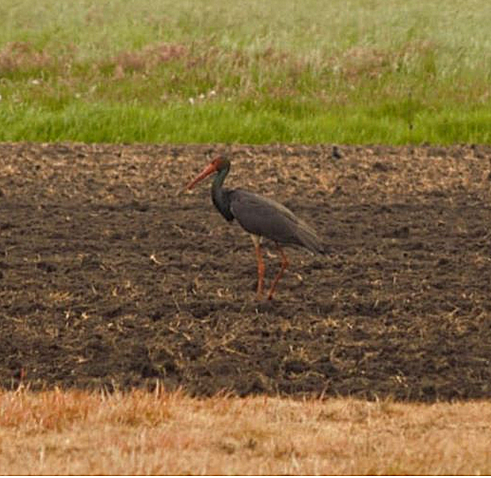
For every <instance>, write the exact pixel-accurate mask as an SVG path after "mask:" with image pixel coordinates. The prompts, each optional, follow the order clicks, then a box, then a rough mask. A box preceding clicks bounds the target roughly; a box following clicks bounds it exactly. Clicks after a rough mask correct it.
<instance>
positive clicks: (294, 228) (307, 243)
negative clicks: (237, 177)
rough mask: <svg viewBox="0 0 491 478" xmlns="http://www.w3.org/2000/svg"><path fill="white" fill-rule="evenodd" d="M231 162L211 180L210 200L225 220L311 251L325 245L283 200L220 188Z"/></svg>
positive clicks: (240, 190)
mask: <svg viewBox="0 0 491 478" xmlns="http://www.w3.org/2000/svg"><path fill="white" fill-rule="evenodd" d="M229 169H230V163H228V166H226V167H224V168H223V169H222V170H219V171H218V174H217V175H216V177H215V180H214V181H213V186H212V190H211V196H212V200H213V204H214V205H215V207H216V208H217V209H218V211H219V212H220V213H221V214H222V216H223V217H224V218H225V219H226V220H227V221H233V220H234V219H236V220H237V222H238V223H239V224H240V225H241V226H242V228H243V229H245V230H246V231H247V232H249V233H250V234H254V235H256V236H260V237H265V238H267V239H271V240H272V241H275V242H276V243H278V244H282V245H295V246H301V247H305V248H307V249H309V250H310V251H311V252H314V253H323V252H324V249H323V247H322V244H321V242H320V240H319V238H318V237H317V235H316V233H315V231H314V230H313V229H312V228H311V227H310V226H309V225H308V224H306V223H305V222H304V221H302V220H301V219H299V218H298V217H297V216H295V214H293V212H292V211H290V210H289V209H288V208H286V207H285V206H283V205H282V204H280V203H278V202H276V201H274V200H272V199H269V198H265V197H263V196H260V195H258V194H255V193H252V192H250V191H245V190H244V189H232V190H230V189H223V188H222V184H223V181H224V180H225V177H226V176H227V174H228V172H229Z"/></svg>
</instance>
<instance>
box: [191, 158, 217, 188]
mask: <svg viewBox="0 0 491 478" xmlns="http://www.w3.org/2000/svg"><path fill="white" fill-rule="evenodd" d="M217 169H218V161H217V160H215V161H213V162H211V163H210V164H209V165H208V166H206V168H205V169H203V171H201V173H199V174H198V176H196V177H195V178H194V179H193V180H192V181H191V182H190V183H189V184H188V185H187V186H186V189H193V188H194V186H196V184H198V183H199V182H200V181H202V180H203V179H205V178H206V177H208V176H209V175H210V174H213V173H215V172H216V171H217Z"/></svg>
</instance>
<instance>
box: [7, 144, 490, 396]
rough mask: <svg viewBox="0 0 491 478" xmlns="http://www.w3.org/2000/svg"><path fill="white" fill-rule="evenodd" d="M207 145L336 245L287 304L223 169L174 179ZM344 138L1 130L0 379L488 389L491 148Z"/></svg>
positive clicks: (289, 281)
mask: <svg viewBox="0 0 491 478" xmlns="http://www.w3.org/2000/svg"><path fill="white" fill-rule="evenodd" d="M207 151H211V152H226V153H228V154H230V157H231V158H232V161H233V164H232V171H231V174H230V176H229V177H228V179H227V182H226V184H227V186H230V187H234V186H236V187H239V186H240V187H243V188H247V189H251V190H253V191H256V192H259V193H261V194H264V195H266V196H270V197H274V198H275V199H277V200H278V201H280V202H282V203H284V204H285V205H287V206H288V207H290V208H291V209H292V210H293V211H294V212H295V213H297V214H298V215H299V216H300V217H302V218H304V219H306V220H307V221H308V222H310V223H311V224H312V225H314V227H315V228H316V229H317V231H318V232H319V234H320V235H321V236H322V238H323V240H324V242H325V244H326V248H327V250H328V253H327V254H326V255H325V256H312V255H310V254H309V253H308V252H305V251H302V250H295V249H293V250H292V249H289V250H288V254H289V258H290V263H291V265H290V268H289V270H288V271H287V273H286V275H285V277H284V278H283V280H282V281H281V282H280V284H279V287H278V290H277V294H276V296H275V299H274V300H273V301H269V302H268V301H263V302H260V301H257V300H256V297H255V288H256V262H255V255H254V249H253V245H252V242H251V240H250V238H249V236H248V235H247V234H246V233H244V232H243V231H242V230H241V228H240V226H238V225H237V224H235V223H234V224H232V225H229V224H227V223H226V222H225V221H224V220H223V218H222V217H221V216H220V215H219V214H218V212H217V211H216V210H215V209H214V207H213V205H212V204H211V199H210V191H209V187H210V184H204V185H201V186H200V187H197V188H196V189H195V190H193V191H191V192H185V193H181V192H180V191H181V188H182V186H183V185H184V184H186V182H187V181H189V180H190V179H191V178H192V177H193V176H194V175H196V174H197V173H198V172H199V171H200V170H201V169H202V167H203V166H204V165H205V163H206V161H207V159H206V157H205V153H206V152H207ZM339 152H340V154H334V155H333V148H332V146H311V147H310V146H309V147H308V146H264V147H248V146H215V145H213V146H206V145H203V146H162V145H135V146H128V145H82V144H27V143H24V144H7V143H3V144H0V386H2V387H3V388H12V387H17V386H18V385H19V382H20V381H23V382H24V383H27V384H29V386H30V387H31V388H33V389H39V388H51V387H54V386H59V387H62V388H69V387H78V388H89V389H97V388H101V387H104V388H105V389H107V390H112V389H114V388H117V389H128V388H132V387H142V388H150V389H151V388H152V387H154V386H155V384H156V383H157V382H159V383H160V384H163V385H164V386H165V387H167V388H169V389H175V388H177V387H182V388H183V389H184V390H186V391H188V392H189V393H190V394H192V395H198V396H206V395H210V394H213V393H215V392H218V391H220V390H224V389H225V390H229V391H231V392H234V393H237V394H239V395H247V394H262V393H266V394H274V395H276V394H280V395H282V394H283V395H320V394H324V395H336V396H348V395H349V396H357V397H366V398H375V397H385V396H392V397H394V398H396V399H402V400H422V401H433V400H437V399H438V400H448V399H458V398H460V399H465V398H484V397H485V398H489V397H491V229H490V224H491V194H490V188H491V172H490V171H491V148H490V147H485V146H475V147H474V146H455V147H450V148H439V147H433V146H427V147H402V148H395V147H381V146H373V147H354V146H352V147H340V148H339ZM266 245H267V244H266ZM279 261H280V258H279V257H277V254H276V252H275V248H274V247H272V248H271V253H270V255H267V256H266V266H267V273H266V274H267V276H266V277H267V282H266V286H267V285H268V284H269V282H270V281H271V279H272V278H273V277H274V275H275V273H276V272H277V270H278V267H279Z"/></svg>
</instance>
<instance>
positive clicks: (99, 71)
mask: <svg viewBox="0 0 491 478" xmlns="http://www.w3.org/2000/svg"><path fill="white" fill-rule="evenodd" d="M490 22H491V4H490V5H488V4H487V3H486V2H480V1H476V0H465V1H463V0H449V1H447V2H443V3H442V2H438V1H436V0H424V1H423V0H415V1H412V2H407V1H405V0H370V1H366V0H351V1H350V0H348V1H347V0H332V1H330V2H324V1H322V0H304V1H300V0H292V1H290V2H283V1H280V0H271V1H268V2H262V1H260V0H250V1H248V2H227V1H225V0H206V1H205V0H188V1H182V2H171V1H166V0H158V1H157V0H148V1H137V0H109V1H106V2H96V1H88V0H79V1H76V2H64V1H62V0H39V1H37V2H34V3H33V2H30V1H28V0H23V1H22V0H21V1H15V2H14V1H13V0H4V1H3V2H1V4H0V95H1V99H0V140H4V141H11V140H24V139H28V140H37V141H56V140H79V141H91V142H92V141H108V142H112V141H125V142H132V141H152V142H164V141H165V142H244V143H267V142H277V141H278V142H304V143H316V142H342V143H374V142H377V143H397V144H403V143H419V142H425V141H427V142H433V143H452V142H490V140H491V128H489V126H490V124H491V122H490V120H491V97H490V84H491V83H490V80H491V30H490V29H489V24H490Z"/></svg>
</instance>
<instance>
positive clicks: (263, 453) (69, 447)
mask: <svg viewBox="0 0 491 478" xmlns="http://www.w3.org/2000/svg"><path fill="white" fill-rule="evenodd" d="M490 423H491V403H489V402H467V403H454V404H444V403H437V404H432V405H423V404H401V403H394V402H391V401H382V402H363V401H357V400H351V399H328V400H324V401H321V400H305V401H294V400H288V399H277V398H266V397H254V398H245V399H239V398H232V397H225V396H220V397H215V398H212V399H206V400H199V399H192V398H189V397H187V396H185V395H183V394H179V393H172V394H168V393H165V392H160V393H145V392H140V391H135V392H132V393H128V394H114V395H110V396H106V395H104V394H96V393H86V392H81V391H69V392H62V391H59V390H55V391H49V392H43V393H33V392H29V391H25V390H20V391H17V392H1V393H0V472H1V473H4V474H190V473H192V474H362V475H363V474H489V473H491V427H490Z"/></svg>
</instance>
